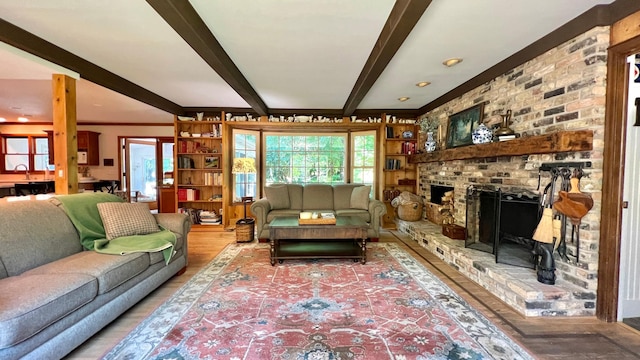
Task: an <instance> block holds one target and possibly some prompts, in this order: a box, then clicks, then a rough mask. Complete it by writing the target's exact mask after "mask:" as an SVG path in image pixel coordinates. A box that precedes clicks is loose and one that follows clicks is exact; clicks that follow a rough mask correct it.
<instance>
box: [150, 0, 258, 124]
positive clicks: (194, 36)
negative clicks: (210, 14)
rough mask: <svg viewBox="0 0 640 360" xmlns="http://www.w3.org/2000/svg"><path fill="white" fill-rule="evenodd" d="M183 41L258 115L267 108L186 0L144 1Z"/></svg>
mask: <svg viewBox="0 0 640 360" xmlns="http://www.w3.org/2000/svg"><path fill="white" fill-rule="evenodd" d="M147 3H149V5H151V7H152V8H153V9H154V10H155V11H156V12H157V13H158V14H159V15H160V16H161V17H162V18H163V19H164V21H166V22H167V24H169V25H170V26H171V27H172V28H173V30H175V32H176V33H178V35H180V36H181V37H182V38H183V39H184V41H186V42H187V44H189V46H191V48H192V49H193V50H194V51H195V52H196V53H197V54H198V55H200V57H201V58H202V59H203V60H204V61H205V62H206V63H207V64H209V66H210V67H211V68H212V69H213V70H214V71H215V72H216V73H218V75H220V77H222V79H223V80H224V81H226V82H227V84H229V86H231V87H232V88H233V90H235V91H236V92H237V93H238V95H240V97H242V98H243V99H244V100H245V101H246V102H247V103H248V104H249V106H251V108H252V109H253V110H254V111H255V112H257V113H258V114H259V115H267V114H268V113H269V109H268V108H267V105H266V104H265V103H264V101H263V100H262V98H260V95H258V93H257V92H256V91H255V90H254V88H253V87H252V86H251V84H249V81H248V80H247V79H246V78H245V77H244V75H243V74H242V73H241V72H240V69H238V67H237V66H236V64H235V63H234V62H233V60H231V58H230V57H229V55H228V54H227V52H226V51H225V50H224V49H223V48H222V45H220V43H219V42H218V40H217V39H216V38H215V36H213V34H212V33H211V30H209V28H208V27H207V25H206V24H205V23H204V21H203V20H202V18H201V17H200V16H199V15H198V13H197V12H196V10H195V9H194V8H193V7H192V6H191V4H190V3H189V1H188V0H147Z"/></svg>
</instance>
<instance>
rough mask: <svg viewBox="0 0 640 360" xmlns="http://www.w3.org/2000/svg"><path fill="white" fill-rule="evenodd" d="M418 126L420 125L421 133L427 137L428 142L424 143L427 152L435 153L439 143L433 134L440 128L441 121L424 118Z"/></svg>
mask: <svg viewBox="0 0 640 360" xmlns="http://www.w3.org/2000/svg"><path fill="white" fill-rule="evenodd" d="M418 125H420V132H423V133H425V134H426V135H427V141H425V143H424V149H425V150H426V151H427V152H432V151H435V149H436V144H437V141H436V140H435V139H434V136H433V134H434V133H435V131H436V130H437V129H438V127H439V126H440V121H439V120H438V119H436V118H433V117H424V118H422V119H420V121H418Z"/></svg>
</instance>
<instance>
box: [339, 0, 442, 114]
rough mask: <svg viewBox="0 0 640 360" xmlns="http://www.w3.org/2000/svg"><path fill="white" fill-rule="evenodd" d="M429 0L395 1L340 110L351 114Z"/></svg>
mask: <svg viewBox="0 0 640 360" xmlns="http://www.w3.org/2000/svg"><path fill="white" fill-rule="evenodd" d="M430 4H431V0H397V1H396V3H395V5H394V6H393V9H392V10H391V14H389V18H388V19H387V22H386V23H385V24H384V27H383V28H382V32H381V33H380V36H379V37H378V40H376V44H375V45H374V47H373V50H371V54H370V55H369V58H368V59H367V62H366V63H365V65H364V68H363V69H362V72H360V76H359V77H358V80H356V83H355V85H354V86H353V89H352V90H351V94H349V98H348V99H347V102H346V103H345V105H344V107H343V109H342V111H343V115H344V116H351V115H352V114H353V112H354V111H355V110H356V109H357V108H358V105H360V103H361V102H362V99H364V97H365V96H366V95H367V93H368V92H369V90H371V87H372V86H373V84H374V83H375V82H376V80H378V77H380V74H382V72H383V71H384V69H385V68H386V67H387V65H388V64H389V62H390V61H391V59H392V58H393V57H394V56H395V54H396V52H397V51H398V49H400V46H401V45H402V43H403V42H404V40H405V39H406V38H407V36H409V33H411V30H413V28H414V27H415V25H416V24H417V23H418V21H419V20H420V18H421V17H422V14H423V13H424V12H425V10H426V9H427V7H429V5H430Z"/></svg>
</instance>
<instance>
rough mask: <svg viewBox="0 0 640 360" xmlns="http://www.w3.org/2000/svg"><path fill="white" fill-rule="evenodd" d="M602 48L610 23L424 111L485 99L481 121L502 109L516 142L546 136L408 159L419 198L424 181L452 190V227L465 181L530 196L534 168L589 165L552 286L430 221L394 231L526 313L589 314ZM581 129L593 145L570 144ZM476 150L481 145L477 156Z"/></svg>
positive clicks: (426, 189)
mask: <svg viewBox="0 0 640 360" xmlns="http://www.w3.org/2000/svg"><path fill="white" fill-rule="evenodd" d="M608 45H609V28H608V27H596V28H594V29H592V30H590V31H588V32H586V33H584V34H582V35H579V36H577V37H576V38H574V39H572V40H570V41H568V42H566V43H565V44H563V45H561V46H559V47H557V48H555V49H552V50H550V51H548V52H547V53H545V54H542V55H540V56H539V57H538V58H536V59H533V60H531V61H528V62H527V63H524V64H522V65H521V66H519V67H517V68H514V69H512V70H511V71H509V72H507V73H505V74H503V75H501V76H499V77H497V78H495V79H493V80H491V81H489V82H487V83H485V84H483V85H481V86H478V87H477V88H475V89H473V90H471V91H469V92H468V93H466V94H465V95H463V96H461V97H459V98H456V99H454V100H452V101H450V102H448V103H446V104H444V105H441V106H440V107H437V108H435V109H432V110H431V111H430V112H428V113H427V114H425V115H424V116H429V117H432V118H437V119H439V120H440V122H441V124H443V125H444V126H446V124H447V119H448V116H449V115H451V114H454V113H456V112H459V111H461V110H463V109H466V108H469V107H471V106H474V105H476V104H478V103H479V102H484V104H485V105H484V112H485V113H484V119H485V121H484V122H485V123H486V124H488V125H489V126H491V125H492V124H498V123H499V120H500V114H504V113H505V112H506V111H507V110H511V111H512V122H511V126H510V127H511V128H512V129H513V130H514V131H515V132H516V133H517V134H519V135H520V136H521V139H527V138H535V137H536V136H538V137H540V136H546V135H549V137H548V139H543V140H540V141H539V143H536V144H535V145H531V146H530V147H529V148H526V149H523V148H522V146H521V145H520V144H521V143H520V142H518V141H517V140H514V141H513V142H510V141H507V142H504V143H507V144H504V143H491V144H484V145H469V146H464V147H460V148H456V149H446V150H443V151H437V152H436V153H431V154H418V155H414V156H413V158H412V160H411V161H413V162H415V163H417V165H418V170H417V171H418V179H419V186H418V194H419V195H420V196H421V197H422V198H423V199H425V201H426V202H428V201H429V200H430V199H431V185H441V186H448V187H451V188H453V189H454V194H455V201H454V203H455V204H454V205H455V206H454V218H455V223H456V224H458V225H461V226H466V220H467V219H466V211H467V204H466V189H467V188H469V187H470V186H488V187H493V188H496V189H497V188H500V189H501V190H502V191H504V192H509V191H511V190H514V189H519V190H526V191H529V192H532V193H539V192H540V190H539V189H538V182H539V181H541V182H542V183H543V184H544V183H546V182H548V181H549V177H548V176H549V174H539V172H538V169H539V168H540V166H541V164H543V163H548V162H580V161H590V162H591V163H592V164H593V166H592V167H591V168H590V169H589V170H588V172H587V176H586V177H583V178H582V180H581V189H582V191H583V192H587V193H589V194H590V195H591V196H592V198H593V199H594V202H595V205H594V207H593V208H592V209H591V211H590V212H589V213H588V214H587V215H586V216H585V217H584V218H583V219H582V224H581V225H580V252H579V255H580V257H579V258H576V247H575V246H576V245H575V244H571V243H568V244H567V246H568V249H567V253H568V255H569V260H562V259H559V258H558V257H556V267H557V269H556V275H557V278H558V280H557V282H556V285H554V286H551V285H544V284H540V283H538V282H537V280H536V276H535V270H533V269H529V268H520V267H514V266H512V265H507V264H500V263H496V262H495V258H494V256H493V255H492V254H489V253H485V252H482V251H477V250H473V249H467V248H465V247H464V244H462V243H461V242H460V241H459V240H451V239H448V238H446V237H444V236H442V235H441V231H439V226H438V225H434V224H432V223H430V222H426V221H425V222H417V223H407V222H402V221H400V222H399V223H398V229H399V230H401V231H403V232H406V233H408V234H410V235H411V237H412V238H413V239H414V240H416V241H417V242H418V243H420V244H421V245H422V246H423V247H425V248H427V249H429V250H430V251H432V252H433V253H434V254H436V255H437V256H439V257H441V258H443V260H445V261H446V262H448V263H449V264H451V265H452V266H454V267H456V268H457V269H458V270H460V271H461V272H462V273H463V274H465V275H466V276H468V277H469V278H470V279H472V280H474V281H476V282H477V283H479V284H480V285H482V286H484V287H485V288H487V289H488V290H489V291H491V292H492V293H493V294H495V295H496V296H498V297H500V298H501V299H502V300H503V301H505V302H506V303H508V304H510V305H512V306H513V307H514V308H516V309H517V310H518V311H520V312H522V313H523V314H525V315H527V316H585V315H595V303H596V301H597V299H596V290H597V286H598V280H597V269H598V248H599V226H600V203H601V199H602V193H601V187H602V183H601V181H602V177H603V175H602V153H603V150H604V144H603V130H604V113H605V111H604V110H605V106H604V105H605V95H606V75H607V68H606V62H605V60H606V49H607V47H608ZM582 130H588V131H590V132H591V134H592V147H590V148H581V147H579V146H576V147H572V146H573V145H579V144H580V142H581V141H582V140H580V139H578V138H577V137H575V136H576V134H578V133H579V131H582ZM561 134H567V135H566V136H564V135H561ZM556 135H557V136H556ZM547 140H548V141H547ZM509 143H510V144H509ZM478 149H487V150H486V151H484V152H482V154H481V155H479V154H478ZM459 154H462V155H459ZM539 176H540V177H541V179H539ZM434 226H435V227H434Z"/></svg>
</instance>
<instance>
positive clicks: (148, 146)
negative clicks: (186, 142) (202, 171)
mask: <svg viewBox="0 0 640 360" xmlns="http://www.w3.org/2000/svg"><path fill="white" fill-rule="evenodd" d="M120 141H121V146H122V147H121V148H122V149H123V152H122V159H121V160H122V161H121V164H122V165H121V171H122V178H123V184H124V190H125V191H126V192H127V194H128V195H129V199H130V201H132V202H144V203H147V204H148V205H149V208H150V209H151V210H152V211H153V212H175V191H174V190H173V189H174V187H173V148H174V146H173V144H174V140H173V138H168V137H158V138H156V137H150V138H141V137H122V138H121V139H120Z"/></svg>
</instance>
